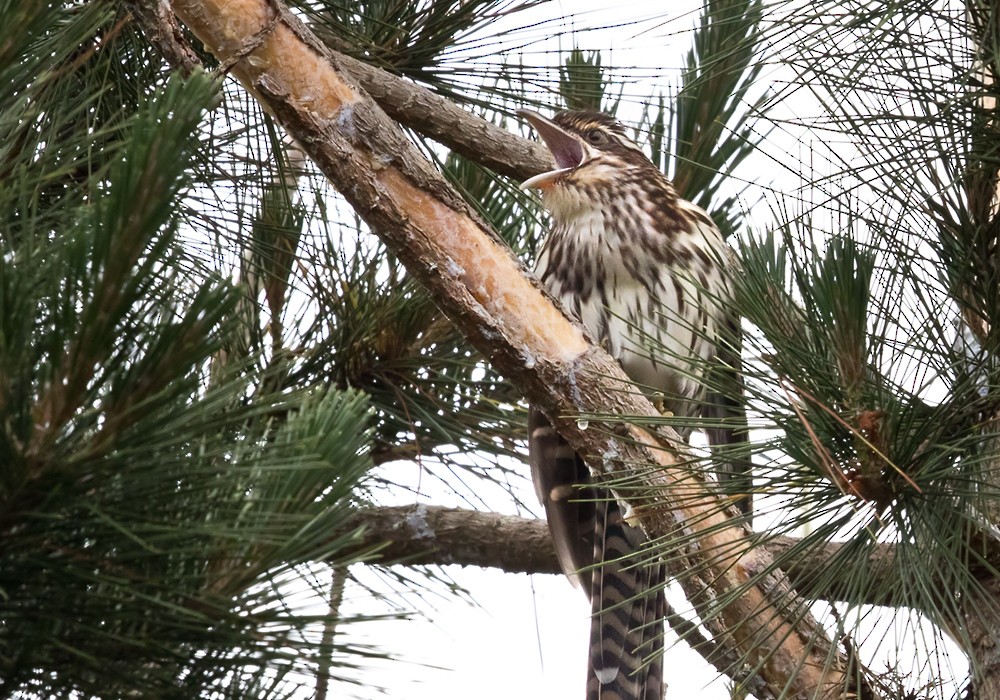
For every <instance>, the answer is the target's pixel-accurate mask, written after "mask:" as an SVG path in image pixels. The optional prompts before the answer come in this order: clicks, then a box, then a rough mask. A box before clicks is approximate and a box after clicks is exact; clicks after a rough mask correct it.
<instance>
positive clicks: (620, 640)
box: [587, 492, 665, 700]
mask: <svg viewBox="0 0 1000 700" xmlns="http://www.w3.org/2000/svg"><path fill="white" fill-rule="evenodd" d="M600 497H601V499H602V500H598V501H596V506H597V508H596V518H595V521H594V531H595V540H594V561H595V562H603V563H602V564H599V565H598V567H597V568H596V569H594V571H593V573H592V576H591V590H590V600H591V608H592V612H593V616H592V619H591V626H590V659H589V662H588V664H587V700H662V699H663V692H664V687H663V672H662V671H663V667H662V659H661V657H662V651H663V623H662V620H663V616H664V612H665V603H664V598H663V591H662V588H661V586H660V584H661V583H662V581H663V571H662V567H661V566H660V565H650V566H647V565H640V564H639V563H638V562H637V561H636V559H635V554H636V552H637V551H639V550H640V549H641V548H642V544H643V542H644V541H645V535H643V533H642V531H640V530H638V529H637V528H634V527H631V526H630V525H628V524H627V523H625V522H624V520H622V514H621V509H620V508H619V506H618V502H617V501H616V500H614V498H613V497H612V496H611V495H610V494H609V493H607V492H604V493H602V494H600Z"/></svg>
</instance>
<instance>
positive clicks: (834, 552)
mask: <svg viewBox="0 0 1000 700" xmlns="http://www.w3.org/2000/svg"><path fill="white" fill-rule="evenodd" d="M356 528H362V532H361V535H360V539H359V540H358V541H357V544H356V546H355V548H354V551H357V552H364V551H370V550H371V549H372V548H373V547H377V548H378V558H379V559H380V560H381V561H382V563H385V564H409V565H441V566H443V565H446V564H458V565H460V566H480V567H486V568H495V569H500V570H502V571H505V572H507V573H523V574H561V573H562V571H561V569H560V568H559V562H558V560H557V559H556V555H555V552H554V551H553V549H552V540H551V537H550V535H549V531H548V526H547V525H546V523H545V521H544V520H539V519H538V518H522V517H518V516H516V515H502V514H500V513H484V512H482V511H476V510H469V509H464V508H446V507H444V506H431V505H423V504H417V505H407V506H386V507H378V508H364V509H361V510H358V512H357V514H356V515H355V516H354V518H353V519H352V520H351V521H349V522H348V523H346V525H345V531H349V530H354V529H356ZM339 534H342V533H336V535H339ZM336 535H335V536H336ZM800 543H801V540H799V539H798V538H795V537H775V538H771V539H769V540H767V541H766V542H764V543H763V544H761V545H759V546H761V547H763V548H764V549H765V550H766V551H767V552H768V553H769V554H770V555H771V557H772V558H773V559H774V560H776V561H778V562H780V564H781V566H782V569H783V570H784V571H785V572H786V573H787V574H788V576H789V578H791V579H792V581H793V582H794V581H803V582H806V581H814V580H817V579H819V578H820V577H819V574H821V573H822V572H824V571H828V570H829V567H830V562H831V561H834V560H835V558H836V557H837V556H838V554H839V552H840V549H841V547H842V545H840V544H838V543H836V542H833V543H829V544H826V545H825V546H824V547H823V548H822V549H819V550H815V551H810V552H808V553H802V552H795V549H796V547H797V546H798V545H799V544H800ZM893 555H894V548H893V547H892V545H881V546H880V547H879V548H878V549H877V551H876V553H875V554H873V555H872V556H871V557H869V559H868V561H867V562H866V565H867V566H868V567H869V568H870V569H871V570H872V572H873V573H872V575H873V576H874V577H878V578H880V579H882V580H885V581H889V580H891V579H892V578H893V577H894V576H895V575H896V574H895V571H894V569H893V563H892V557H893ZM368 562H369V563H378V561H377V560H376V561H375V562H372V561H371V560H368ZM891 588H892V586H888V585H887V586H884V587H883V590H880V591H874V592H871V594H870V597H868V598H865V599H861V600H851V601H847V602H851V603H855V604H869V605H888V606H892V605H896V604H898V603H897V602H896V601H893V600H892V598H891V595H892V593H891V590H890V589H891ZM815 599H817V600H828V601H834V600H840V599H839V598H835V597H834V596H832V595H831V594H830V592H829V591H823V590H817V591H815Z"/></svg>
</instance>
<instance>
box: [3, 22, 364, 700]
mask: <svg viewBox="0 0 1000 700" xmlns="http://www.w3.org/2000/svg"><path fill="white" fill-rule="evenodd" d="M0 9H3V14H2V15H0V20H2V22H0V23H3V24H4V26H5V27H9V28H10V29H11V30H12V33H11V37H12V41H11V42H9V43H6V44H4V48H5V50H6V49H7V47H10V46H13V50H14V51H15V55H17V56H19V57H20V56H22V55H23V58H20V59H19V60H14V61H13V62H12V63H10V64H7V63H5V64H4V65H9V66H11V67H10V68H7V69H6V72H5V74H4V76H5V79H4V80H3V85H4V86H5V87H4V88H0V89H6V90H8V92H7V93H6V98H7V99H5V101H4V102H3V105H4V106H3V107H2V108H0V143H3V144H4V147H3V151H2V153H0V169H2V170H3V172H4V174H5V175H4V180H3V185H2V186H0V211H2V212H3V213H2V215H0V216H2V219H0V236H2V237H0V323H2V326H0V409H2V414H3V422H2V425H3V427H2V429H0V540H2V542H3V544H2V546H0V620H2V625H0V688H2V693H0V694H3V695H5V696H6V695H10V694H12V693H15V692H21V693H22V694H24V696H25V697H28V696H32V697H51V696H67V695H69V694H72V693H78V694H80V695H82V696H86V697H90V696H101V697H111V696H123V695H126V694H128V693H131V692H134V691H136V690H137V689H141V691H142V692H143V693H145V694H152V695H156V696H157V697H196V696H200V695H206V694H209V693H211V692H217V693H222V694H225V695H232V696H239V697H248V696H250V695H251V694H253V693H254V692H259V693H260V694H261V696H266V697H274V696H275V695H276V694H280V693H283V692H286V691H287V690H288V689H289V688H290V687H291V686H292V685H294V684H296V683H298V682H299V681H293V680H292V679H291V678H290V677H289V675H288V674H289V673H290V672H292V671H296V672H299V673H308V672H309V671H310V670H311V669H312V670H315V669H316V668H317V667H318V666H319V665H320V664H321V662H322V663H323V664H324V667H326V668H330V670H331V672H332V673H334V674H335V675H337V674H339V673H340V670H339V667H340V666H343V665H349V664H350V663H351V659H357V658H358V655H359V654H367V653H369V652H367V651H366V650H364V649H358V648H353V647H348V646H343V645H342V644H341V643H340V642H339V641H338V642H336V644H335V643H334V642H327V643H326V644H323V643H320V642H319V640H320V637H321V632H322V626H323V625H324V624H328V623H329V621H330V615H329V614H312V615H303V614H301V613H299V612H297V611H295V610H294V609H290V608H289V607H288V604H287V602H288V601H287V596H288V595H289V593H290V591H294V589H295V587H298V588H299V589H301V588H302V587H303V586H304V585H305V584H303V583H302V579H301V577H300V572H301V570H303V568H304V567H308V568H310V569H317V567H319V566H321V565H320V564H318V563H321V562H327V563H330V564H336V563H342V562H345V561H351V560H353V559H354V558H355V557H357V556H358V555H357V554H356V553H355V554H351V555H347V554H345V553H344V552H345V551H346V550H345V548H349V547H350V548H353V546H354V545H353V541H354V540H353V533H352V532H351V531H350V530H349V528H347V520H348V518H349V516H350V514H351V505H352V503H353V502H354V501H355V499H356V498H357V496H356V493H357V488H358V484H359V483H360V480H361V479H362V478H363V477H364V476H365V475H366V474H367V473H368V470H369V469H370V465H371V458H370V456H369V454H368V452H369V450H370V442H369V434H368V427H369V424H370V420H371V416H370V404H369V401H368V398H367V397H366V396H364V395H363V394H359V393H356V392H343V391H329V390H325V389H321V388H316V389H313V390H310V391H301V390H300V391H297V392H289V391H282V392H280V393H268V392H266V391H262V390H261V387H262V386H265V385H266V381H264V379H265V378H262V377H260V376H259V375H258V374H257V373H256V372H254V371H252V368H250V367H246V366H244V365H243V364H241V363H229V364H228V365H226V364H224V363H221V359H222V357H223V353H222V350H223V344H224V341H225V339H226V338H227V337H230V336H231V335H232V333H233V324H234V313H235V310H236V309H237V307H238V301H239V298H240V297H239V291H238V290H237V289H236V288H235V287H234V286H233V285H232V284H231V283H228V282H226V281H224V280H223V279H222V278H221V277H220V276H219V275H217V274H212V273H206V272H205V271H204V269H203V268H202V267H200V266H197V265H192V261H191V259H190V257H189V256H188V253H187V251H185V250H184V249H183V247H182V246H180V245H179V243H178V236H177V232H178V229H179V226H180V220H179V218H178V213H179V212H181V211H183V209H181V208H179V207H178V206H177V204H178V201H179V200H180V199H181V198H182V197H183V196H184V194H185V192H186V190H187V188H189V187H190V186H191V183H192V172H193V170H192V162H193V161H194V160H195V158H196V156H197V153H198V150H199V148H200V144H199V129H200V125H201V124H202V121H203V119H204V115H205V110H206V108H207V107H209V106H210V105H213V104H215V102H216V100H217V94H218V92H217V91H218V85H216V84H215V83H214V82H213V81H210V80H209V79H207V78H206V77H203V76H195V77H193V78H192V79H190V80H188V81H181V80H180V79H177V78H172V79H170V80H168V81H166V82H165V83H164V84H163V85H162V87H161V88H159V89H156V90H150V91H149V92H148V94H140V93H139V92H137V93H135V99H122V96H123V93H117V92H115V90H114V89H111V88H109V89H108V90H104V89H101V85H102V84H103V83H101V82H100V74H101V73H102V71H104V70H105V69H106V68H107V67H108V65H107V64H111V63H117V64H119V65H118V69H119V70H122V69H123V66H122V65H121V64H122V61H123V56H122V54H121V53H117V52H116V51H115V50H114V49H113V48H112V45H113V44H114V41H113V39H112V38H111V37H109V36H108V34H107V31H108V30H109V29H111V28H112V25H110V24H109V23H110V21H111V20H112V16H111V15H110V14H109V12H108V10H109V8H108V7H107V6H104V5H100V4H94V5H87V6H73V7H60V6H57V7H48V8H45V9H44V11H39V12H28V13H22V12H20V10H19V9H17V8H14V9H11V8H9V7H8V8H0ZM36 9H38V8H36ZM99 29H100V30H101V31H103V32H105V33H104V34H103V36H104V37H105V43H104V44H103V45H102V46H101V47H100V48H99V49H98V48H97V47H96V45H95V44H94V43H93V40H92V39H90V38H89V37H92V36H94V35H95V34H97V33H99V31H98V30H99ZM123 41H126V43H128V42H127V38H126V39H123ZM70 48H71V50H69V49H70ZM130 55H131V57H132V58H135V56H136V55H135V54H130ZM137 70H138V72H140V73H141V72H142V71H141V64H140V65H139V66H137ZM153 73H156V71H150V74H153ZM6 78H9V79H10V80H7V79H6ZM104 79H105V80H106V79H107V74H106V73H104ZM11 86H13V87H11ZM210 368H213V381H212V382H211V383H209V382H207V381H206V380H207V378H208V373H209V369H210ZM338 533H339V534H338ZM345 557H349V558H345ZM323 566H325V565H323ZM296 582H297V583H296ZM298 595H300V596H301V595H302V593H301V591H300V592H299V593H298ZM341 621H342V622H345V621H348V619H347V618H345V619H342V620H341ZM334 649H336V650H337V652H338V653H339V654H341V655H342V656H341V660H340V661H338V665H337V667H332V668H331V667H330V665H329V662H328V661H325V660H324V658H325V657H327V656H329V655H330V654H331V652H332V651H334Z"/></svg>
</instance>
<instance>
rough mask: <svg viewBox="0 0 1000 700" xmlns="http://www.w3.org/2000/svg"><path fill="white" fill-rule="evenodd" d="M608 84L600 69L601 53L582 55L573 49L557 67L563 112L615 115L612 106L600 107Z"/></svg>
mask: <svg viewBox="0 0 1000 700" xmlns="http://www.w3.org/2000/svg"><path fill="white" fill-rule="evenodd" d="M607 88H608V81H607V78H606V76H605V74H604V72H603V71H602V70H601V52H600V51H590V52H588V53H587V54H584V53H583V51H581V50H580V49H578V48H573V50H571V51H570V52H569V54H568V55H567V56H566V58H565V59H563V64H562V65H561V66H560V67H559V95H560V96H561V97H562V99H563V103H564V104H565V105H566V109H589V110H592V111H596V112H600V111H606V112H610V113H611V114H614V112H615V109H614V108H612V107H609V108H605V107H603V106H602V105H603V103H604V93H605V92H606V90H607Z"/></svg>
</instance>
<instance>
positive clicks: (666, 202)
mask: <svg viewBox="0 0 1000 700" xmlns="http://www.w3.org/2000/svg"><path fill="white" fill-rule="evenodd" d="M518 116H520V117H521V118H523V119H524V120H526V121H527V122H528V123H529V124H530V125H531V127H532V128H533V129H534V130H535V131H536V132H537V134H538V136H539V137H540V139H541V140H542V142H543V143H544V144H545V145H546V146H547V148H548V149H549V151H550V152H551V154H552V157H553V159H554V160H555V163H556V166H557V167H556V168H555V169H554V170H551V171H548V172H544V173H541V174H539V175H536V176H534V177H532V178H530V179H528V180H526V181H525V182H523V183H522V184H521V188H522V189H524V190H538V191H539V192H540V194H541V202H542V205H543V207H544V208H545V209H547V210H548V212H549V215H550V217H551V228H550V231H549V233H548V236H547V237H546V239H545V241H544V242H543V244H542V246H541V249H540V251H539V254H538V257H537V260H536V263H535V267H534V271H535V275H536V277H537V278H538V279H539V280H540V282H541V283H542V285H543V286H544V287H545V288H546V289H547V290H548V292H549V293H550V294H551V295H552V296H553V297H554V298H555V299H556V300H558V301H559V302H560V303H561V304H562V306H563V308H564V309H565V310H566V311H567V312H568V313H569V314H570V315H572V316H574V317H575V318H576V320H578V321H579V322H580V323H582V324H583V326H584V327H585V328H586V329H587V331H588V332H589V333H590V335H591V336H592V337H593V338H594V339H595V340H596V341H597V343H598V344H599V345H601V346H602V347H603V348H604V349H605V350H606V351H607V352H608V353H610V354H611V355H612V356H613V357H614V358H615V359H617V360H618V362H619V363H620V365H621V366H622V368H623V369H624V371H625V373H626V374H627V375H628V377H629V378H630V379H631V380H632V381H633V382H634V383H636V385H637V386H638V387H640V388H641V389H642V390H643V391H645V392H647V393H648V395H649V396H650V397H651V398H654V397H655V399H656V401H657V403H658V405H662V407H663V409H664V411H665V412H666V411H669V412H671V413H673V415H674V416H676V417H677V418H678V420H677V421H676V429H677V432H678V433H679V434H680V435H681V437H682V438H684V439H688V437H689V435H690V434H691V432H692V427H691V425H692V421H691V419H692V418H696V417H698V416H701V417H703V418H705V419H706V422H707V419H712V420H713V422H711V423H707V424H708V427H707V428H706V429H705V432H706V433H707V434H708V438H709V442H710V444H712V445H713V446H715V445H723V444H725V443H731V444H735V445H739V444H746V432H745V430H744V431H742V432H740V431H738V430H736V429H734V425H730V424H728V423H727V421H728V420H729V419H730V418H732V417H733V416H737V417H738V416H739V414H740V413H741V411H742V404H741V403H740V402H739V400H738V396H736V397H734V396H733V395H732V394H733V393H734V392H738V391H739V390H740V389H741V388H742V379H741V375H740V373H739V345H738V337H739V333H738V327H739V326H738V324H739V318H738V316H737V317H736V318H735V320H734V318H733V313H732V312H731V310H730V305H729V300H730V298H731V281H730V278H729V274H730V273H729V272H728V266H727V262H726V261H727V259H728V258H727V250H728V248H727V244H726V242H725V239H724V237H723V235H722V233H721V232H720V230H719V228H718V226H716V224H715V222H714V221H713V220H712V218H711V216H709V215H708V214H707V213H706V212H705V211H704V210H703V209H701V208H700V207H698V206H697V205H695V204H693V203H691V202H689V201H687V200H685V199H683V198H682V197H681V196H680V195H679V194H678V192H677V191H676V189H675V188H674V185H673V183H672V182H671V181H670V180H669V179H668V178H667V177H666V176H665V175H664V174H663V173H662V172H660V170H659V169H658V168H657V167H656V166H655V165H654V164H653V163H652V161H651V160H650V159H649V158H648V157H647V156H646V155H645V153H644V152H643V151H642V148H641V147H640V146H639V145H638V144H636V143H635V142H634V141H633V140H631V139H630V138H629V137H628V135H627V133H626V131H625V128H624V127H623V126H622V125H621V124H620V123H619V122H618V121H617V120H616V119H615V118H614V117H612V116H610V115H608V114H605V113H603V112H595V111H586V110H573V111H563V112H558V113H556V114H555V115H554V116H553V117H552V118H548V117H545V116H542V115H541V114H539V113H537V112H533V111H529V110H519V111H518ZM706 367H708V368H711V369H710V370H706ZM716 368H718V371H717V372H716V374H717V376H716V377H714V378H713V381H711V382H710V381H709V378H708V377H707V376H706V371H715V370H716ZM727 378H728V379H727ZM727 382H728V383H727ZM708 383H711V384H713V386H714V387H715V388H717V389H720V388H721V389H722V390H720V391H715V392H709V390H708V387H707V386H706V384H708ZM743 419H744V420H745V413H743ZM528 451H529V463H530V466H531V473H532V481H533V482H534V486H535V490H536V493H537V495H538V498H539V500H540V501H541V503H542V504H543V506H544V509H545V514H546V519H547V521H548V525H549V530H550V533H551V535H552V540H553V544H554V547H555V550H556V554H557V556H558V558H559V562H560V565H561V567H562V569H563V571H564V572H565V573H566V574H567V575H568V576H569V577H570V579H571V580H573V581H574V582H575V583H578V584H579V585H580V586H581V587H582V588H583V589H584V592H585V593H586V594H587V595H588V597H589V598H590V602H591V606H592V616H591V633H590V653H589V657H588V664H587V685H586V688H587V695H586V697H587V700H662V698H663V695H664V692H665V686H664V682H663V673H662V664H661V661H660V657H661V656H662V650H663V638H662V635H663V629H662V620H663V618H664V616H665V612H666V602H665V599H664V597H663V587H664V584H665V572H664V571H663V568H662V565H660V564H649V563H648V560H649V556H648V554H647V556H645V557H643V558H642V561H643V562H646V563H644V564H642V565H638V564H637V561H638V560H639V557H637V553H638V552H640V551H641V550H642V549H643V548H644V546H645V544H646V536H645V534H644V533H643V531H642V530H641V529H639V528H638V527H634V526H633V525H632V524H630V519H629V518H628V517H627V516H626V515H625V514H624V513H623V510H622V507H621V506H620V505H619V504H618V502H617V500H616V499H615V498H614V496H613V495H612V494H611V493H610V491H609V489H608V488H606V487H604V486H602V485H601V484H599V483H595V481H594V479H593V478H592V477H591V473H590V470H589V469H588V467H587V466H586V464H585V462H584V460H583V458H582V457H581V456H580V455H579V454H577V453H576V452H575V451H574V450H573V448H572V447H570V445H569V444H568V443H567V442H566V441H565V440H564V439H563V438H562V437H561V436H560V435H559V434H558V432H557V431H556V430H555V428H554V427H553V424H552V422H551V421H550V420H549V418H548V417H546V416H545V415H544V413H542V412H541V411H540V410H539V409H538V408H536V407H535V406H534V405H532V406H529V412H528ZM728 454H729V455H730V457H731V456H732V455H733V454H735V452H732V451H731V452H729V453H728ZM719 461H720V462H722V461H727V462H728V463H727V464H725V465H724V466H723V467H721V468H719V470H718V471H719V472H720V473H719V481H720V483H728V482H734V486H733V489H734V490H735V491H738V492H739V494H738V495H737V496H736V497H735V500H737V504H738V506H739V508H740V509H741V510H742V512H743V513H745V514H749V512H750V508H751V503H750V495H749V492H750V488H749V481H748V480H749V460H743V459H736V458H731V459H729V460H723V459H720V460H719ZM747 517H749V516H747ZM630 557H631V560H630Z"/></svg>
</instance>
